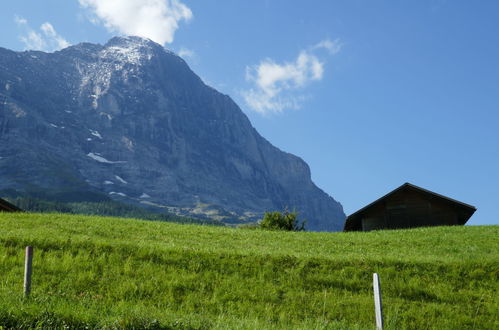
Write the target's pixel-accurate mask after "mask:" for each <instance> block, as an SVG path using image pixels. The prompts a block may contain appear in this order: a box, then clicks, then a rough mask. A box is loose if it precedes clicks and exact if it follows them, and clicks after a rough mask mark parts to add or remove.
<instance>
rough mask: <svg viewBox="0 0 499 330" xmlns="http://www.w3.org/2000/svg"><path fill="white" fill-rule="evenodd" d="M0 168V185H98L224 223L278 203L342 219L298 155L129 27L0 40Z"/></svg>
mask: <svg viewBox="0 0 499 330" xmlns="http://www.w3.org/2000/svg"><path fill="white" fill-rule="evenodd" d="M0 178H1V181H0V190H4V191H5V190H7V189H10V190H16V191H20V192H25V193H29V192H40V191H41V192H46V193H50V194H52V195H54V194H55V195H57V196H58V198H61V199H72V198H73V197H74V198H82V196H87V197H88V198H89V199H92V198H99V197H98V196H102V195H103V194H105V195H107V196H109V197H110V198H112V199H115V200H120V201H124V202H127V203H134V204H140V205H143V206H146V207H150V208H153V209H156V210H167V211H169V212H173V213H176V214H181V215H189V216H200V217H209V218H213V219H217V220H221V221H224V222H226V223H234V224H235V223H244V222H248V221H255V220H257V219H259V218H261V216H262V213H263V212H264V211H273V210H283V209H284V208H285V207H288V208H289V209H290V210H296V211H298V212H299V214H300V218H305V219H307V225H306V228H307V229H308V230H316V231H335V230H341V229H342V226H343V223H344V219H345V214H344V213H343V210H342V207H341V205H340V204H339V203H338V202H336V201H335V200H334V199H333V198H332V197H330V196H329V195H327V194H326V193H325V192H323V191H322V190H321V189H319V188H318V187H317V186H315V184H314V183H313V182H312V181H311V178H310V169H309V167H308V165H307V164H306V163H305V162H304V161H303V160H302V159H300V158H299V157H296V156H294V155H292V154H289V153H286V152H283V151H281V150H279V149H278V148H276V147H274V146H273V145H271V144H270V143H269V142H268V141H267V140H265V139H264V138H263V137H262V136H260V135H259V134H258V132H257V131H256V130H255V129H254V128H253V127H252V125H251V123H250V122H249V120H248V118H247V117H246V116H245V115H244V114H243V112H242V111H241V110H240V108H239V107H238V106H237V105H236V104H235V103H234V101H233V100H232V99H231V98H230V97H229V96H227V95H223V94H221V93H219V92H217V91H216V90H215V89H213V88H211V87H209V86H207V85H205V84H204V83H203V82H202V81H201V79H200V78H199V77H198V76H197V75H196V74H194V73H193V72H192V71H191V70H190V68H189V67H188V66H187V64H186V63H185V62H184V61H183V60H182V59H181V58H180V57H178V56H177V55H175V54H174V53H172V52H170V51H168V50H166V49H165V48H163V47H162V46H160V45H158V44H156V43H154V42H152V41H150V40H147V39H143V38H139V37H115V38H113V39H111V40H110V41H109V42H108V43H106V44H105V45H104V46H102V45H96V44H90V43H81V44H78V45H75V46H71V47H68V48H66V49H63V50H61V51H58V52H54V53H44V52H39V51H26V52H14V51H11V50H7V49H3V48H0ZM96 196H97V197H96Z"/></svg>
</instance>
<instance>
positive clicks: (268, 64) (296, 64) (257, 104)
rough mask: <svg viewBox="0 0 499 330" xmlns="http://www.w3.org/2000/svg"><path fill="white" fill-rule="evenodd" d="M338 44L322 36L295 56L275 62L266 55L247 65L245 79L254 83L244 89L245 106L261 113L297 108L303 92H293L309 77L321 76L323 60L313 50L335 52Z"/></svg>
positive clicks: (315, 79)
mask: <svg viewBox="0 0 499 330" xmlns="http://www.w3.org/2000/svg"><path fill="white" fill-rule="evenodd" d="M340 47H341V46H340V44H339V43H338V42H337V41H335V42H332V41H330V40H323V41H321V42H319V43H318V44H316V45H314V46H312V47H310V48H309V49H308V50H302V51H301V52H300V53H299V55H298V57H297V58H296V60H294V61H293V62H286V63H283V64H278V63H276V62H275V61H274V60H272V59H265V60H263V61H261V62H260V63H259V64H258V65H256V66H251V67H246V80H247V81H249V82H251V83H253V84H254V86H253V87H252V88H250V89H249V90H246V91H244V92H243V97H244V99H245V101H246V103H247V104H248V106H249V107H250V108H251V109H253V110H255V111H257V112H259V113H261V114H269V113H279V112H282V111H284V110H286V109H299V108H300V106H301V103H302V101H303V100H304V99H305V97H304V96H303V95H300V94H298V95H296V91H299V90H301V89H303V88H304V87H306V86H307V85H308V84H309V83H311V82H312V81H319V80H322V77H323V75H324V62H323V61H321V60H320V59H319V58H318V56H317V55H316V54H315V51H316V50H317V49H320V48H324V49H326V50H328V52H329V53H330V54H336V53H337V52H338V51H339V50H340Z"/></svg>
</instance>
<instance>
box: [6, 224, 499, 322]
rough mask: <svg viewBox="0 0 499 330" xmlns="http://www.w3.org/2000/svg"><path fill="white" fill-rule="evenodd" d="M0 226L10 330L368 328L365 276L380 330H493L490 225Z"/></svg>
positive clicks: (497, 265) (496, 233)
mask: <svg viewBox="0 0 499 330" xmlns="http://www.w3.org/2000/svg"><path fill="white" fill-rule="evenodd" d="M0 224H1V225H0V228H1V232H0V325H1V326H4V327H7V328H9V327H14V328H23V327H24V328H37V327H38V328H47V327H48V328H62V327H69V328H85V327H88V328H166V329H211V328H217V329H234V328H243V329H283V328H289V329H373V328H374V310H373V309H374V308H373V298H372V273H373V272H378V273H379V274H380V279H381V287H382V291H383V292H382V293H383V303H384V312H385V313H384V314H385V322H386V325H387V328H388V329H498V328H499V320H498V311H499V298H498V296H499V295H498V294H497V289H498V282H499V281H498V279H499V278H498V277H499V252H498V251H499V249H498V248H499V226H480V227H438V228H421V229H413V230H397V231H378V232H370V233H334V234H331V233H303V232H300V233H294V232H275V231H274V232H273V231H262V230H245V229H233V228H225V227H213V226H196V225H181V224H174V223H164V222H147V221H138V220H134V219H118V218H103V217H89V216H77V215H62V214H0ZM26 245H32V246H34V248H35V256H34V261H33V267H34V271H33V292H32V295H31V297H30V298H28V299H24V298H23V297H22V283H23V262H24V247H25V246H26Z"/></svg>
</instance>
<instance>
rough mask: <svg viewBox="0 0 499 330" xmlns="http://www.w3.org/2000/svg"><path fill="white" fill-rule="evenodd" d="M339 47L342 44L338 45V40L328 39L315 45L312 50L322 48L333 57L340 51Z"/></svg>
mask: <svg viewBox="0 0 499 330" xmlns="http://www.w3.org/2000/svg"><path fill="white" fill-rule="evenodd" d="M341 47H342V44H341V43H340V41H339V40H338V39H336V40H333V41H331V40H329V39H325V40H322V41H321V42H319V43H317V44H315V45H314V46H313V47H312V50H316V49H321V48H324V49H326V50H327V51H328V52H329V54H331V55H335V54H337V53H339V51H340V50H341Z"/></svg>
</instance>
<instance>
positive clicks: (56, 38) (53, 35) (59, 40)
mask: <svg viewBox="0 0 499 330" xmlns="http://www.w3.org/2000/svg"><path fill="white" fill-rule="evenodd" d="M40 29H41V30H42V31H43V33H44V34H45V36H46V37H47V38H49V39H51V40H53V42H55V44H56V45H57V47H58V49H62V48H66V47H69V45H70V43H69V42H67V41H66V39H64V38H63V37H62V36H61V35H59V34H58V33H57V32H55V29H54V27H53V26H52V24H50V23H48V22H45V23H43V24H42V26H41V27H40Z"/></svg>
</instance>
